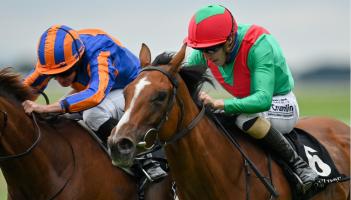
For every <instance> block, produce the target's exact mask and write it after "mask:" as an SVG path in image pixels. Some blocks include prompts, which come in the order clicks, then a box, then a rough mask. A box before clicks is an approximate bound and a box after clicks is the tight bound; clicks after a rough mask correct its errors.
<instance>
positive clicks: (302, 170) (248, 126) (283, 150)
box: [237, 115, 318, 193]
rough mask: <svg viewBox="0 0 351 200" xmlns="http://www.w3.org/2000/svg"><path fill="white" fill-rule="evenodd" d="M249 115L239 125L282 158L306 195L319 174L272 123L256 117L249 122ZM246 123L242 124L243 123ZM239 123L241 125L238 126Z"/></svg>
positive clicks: (243, 116)
mask: <svg viewBox="0 0 351 200" xmlns="http://www.w3.org/2000/svg"><path fill="white" fill-rule="evenodd" d="M251 116H254V115H251ZM247 117H248V115H241V116H240V115H239V117H238V118H239V120H238V121H237V125H238V126H239V128H241V129H242V130H243V131H244V132H246V133H248V134H249V135H251V136H252V137H254V138H255V139H258V140H259V141H261V142H262V143H263V145H265V146H266V147H267V148H270V149H271V150H272V151H273V153H274V154H276V155H278V156H279V157H280V158H282V159H283V160H284V161H285V162H286V163H287V164H288V165H289V166H290V168H291V169H292V170H294V172H295V173H296V175H297V176H298V178H299V179H300V183H301V184H300V185H301V186H299V188H300V189H301V192H303V193H305V192H306V191H307V190H308V189H310V188H311V186H312V184H313V183H314V182H315V181H316V180H317V178H318V174H317V173H316V172H315V171H314V170H313V169H312V168H311V167H310V166H309V165H308V164H307V163H306V162H305V161H304V160H303V159H302V158H301V157H300V156H299V155H298V154H297V153H296V151H295V150H294V149H293V147H292V146H291V145H290V143H289V142H288V141H287V140H286V138H285V137H284V136H283V135H282V134H281V133H280V132H279V131H278V130H277V129H275V128H273V127H272V126H271V124H270V122H269V121H268V120H267V119H265V118H264V117H262V116H259V115H257V116H254V117H253V118H251V119H249V120H243V118H246V119H247ZM243 121H244V123H240V122H243ZM238 122H239V124H238Z"/></svg>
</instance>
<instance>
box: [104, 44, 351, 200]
mask: <svg viewBox="0 0 351 200" xmlns="http://www.w3.org/2000/svg"><path fill="white" fill-rule="evenodd" d="M184 56H185V46H183V47H182V49H181V50H180V51H179V52H178V53H177V54H176V55H175V56H174V57H173V58H172V60H171V61H170V62H169V63H168V64H164V63H163V64H160V65H158V66H150V65H151V64H150V63H151V62H150V60H151V55H150V50H149V48H148V47H147V46H146V45H144V44H143V46H142V49H141V51H140V55H139V57H140V61H141V63H142V66H147V67H144V68H143V70H142V72H141V73H140V74H139V76H138V77H137V78H136V79H135V80H134V81H133V82H132V83H131V84H129V85H128V86H127V87H126V88H125V91H124V96H125V105H126V111H125V114H124V116H123V117H122V119H121V120H120V123H119V124H118V125H117V126H116V127H115V129H114V130H113V131H112V133H111V136H110V137H109V140H108V145H109V148H110V150H111V157H112V159H113V160H114V162H115V163H121V164H126V163H129V162H130V160H131V159H133V157H134V156H135V154H136V153H135V152H136V151H135V150H136V146H138V144H139V142H140V141H141V140H145V141H146V142H149V143H150V141H152V140H153V139H155V137H156V136H157V138H156V139H158V140H159V141H160V142H161V144H163V145H165V151H166V156H167V159H168V162H169V165H170V169H171V173H172V177H173V178H174V180H175V182H176V186H177V191H178V196H179V198H180V199H186V200H196V199H201V200H206V199H208V200H214V199H221V200H222V199H245V198H247V197H248V196H247V193H246V192H245V191H247V190H249V195H250V198H251V199H255V200H256V199H269V198H270V196H271V194H270V192H268V190H267V189H266V188H265V186H264V185H263V184H262V182H261V181H260V180H259V179H258V178H257V177H256V176H254V174H253V173H252V172H251V176H249V177H247V173H246V172H245V169H246V168H245V162H244V161H243V160H244V159H243V157H242V155H241V153H240V152H239V151H238V149H237V148H235V147H234V145H233V144H232V143H230V141H229V140H228V139H227V138H226V137H225V136H224V134H223V133H221V131H220V130H219V129H218V128H217V127H216V125H215V124H214V122H213V121H211V120H210V118H209V117H207V116H206V115H205V116H203V115H202V113H203V110H200V109H199V108H198V106H197V105H196V103H195V101H194V99H195V98H192V97H196V98H197V92H198V91H199V89H194V85H196V82H194V81H193V80H194V79H197V80H200V79H201V76H202V74H203V72H202V74H200V73H191V72H195V71H191V70H189V69H187V67H183V68H181V67H180V65H181V62H182V61H183V59H184ZM194 69H195V68H194ZM187 71H188V72H187ZM187 73H188V74H187ZM204 79H206V78H202V80H204ZM297 127H299V128H301V129H303V130H306V131H308V132H309V133H311V134H312V135H313V136H314V137H316V138H317V139H318V140H319V141H320V142H321V143H322V144H323V145H325V147H326V148H327V150H328V151H329V153H330V155H331V157H332V158H333V160H334V162H335V165H336V167H337V168H338V170H339V171H340V173H343V174H345V175H349V174H350V173H349V171H350V152H349V147H350V136H349V132H350V127H349V126H347V125H345V124H344V123H342V122H340V121H337V120H333V119H327V118H308V119H303V120H300V121H299V122H298V124H297ZM146 133H147V134H146ZM151 133H153V134H151ZM145 134H146V135H145ZM155 134H156V136H155ZM236 135H238V138H237V139H238V141H239V143H240V146H241V147H242V149H243V151H244V152H245V153H246V154H247V155H248V156H249V157H250V159H251V160H252V161H253V163H255V165H256V167H257V168H258V169H259V171H260V172H261V173H262V174H263V175H264V176H265V177H269V171H268V167H267V165H268V164H267V163H268V158H267V156H266V154H265V153H264V151H263V150H262V149H261V148H259V147H258V145H255V144H254V143H253V142H252V140H249V139H247V138H248V137H243V136H240V135H243V134H240V133H238V134H236ZM149 145H150V144H149ZM272 182H273V184H274V186H275V189H276V190H277V191H278V193H279V197H278V199H284V200H287V199H292V193H291V190H290V187H289V183H288V181H287V179H286V177H285V176H284V174H283V171H282V170H281V168H280V166H278V165H277V163H276V162H272ZM349 189H350V188H349V182H342V183H333V184H330V185H328V186H327V188H326V189H325V190H323V191H322V192H320V193H318V194H317V195H316V196H314V197H313V199H318V200H321V199H325V200H327V199H334V200H336V199H344V200H345V199H347V198H349V196H348V195H349Z"/></svg>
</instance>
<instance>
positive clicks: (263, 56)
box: [224, 35, 275, 113]
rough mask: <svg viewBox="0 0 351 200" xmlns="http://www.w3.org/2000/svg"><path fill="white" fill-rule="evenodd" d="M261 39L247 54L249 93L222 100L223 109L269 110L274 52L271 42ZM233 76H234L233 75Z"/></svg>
mask: <svg viewBox="0 0 351 200" xmlns="http://www.w3.org/2000/svg"><path fill="white" fill-rule="evenodd" d="M264 37H266V35H263V36H261V40H258V41H256V43H255V44H254V45H253V46H252V47H251V49H250V52H249V55H248V61H247V64H248V67H249V69H250V74H251V75H250V78H251V88H250V95H249V96H247V97H245V98H242V99H238V98H230V99H225V100H224V111H225V112H228V113H258V112H263V111H266V110H269V108H270V106H271V104H272V97H273V91H274V80H275V74H274V52H273V48H272V47H271V44H270V43H269V42H268V41H266V40H264ZM234 78H235V77H234Z"/></svg>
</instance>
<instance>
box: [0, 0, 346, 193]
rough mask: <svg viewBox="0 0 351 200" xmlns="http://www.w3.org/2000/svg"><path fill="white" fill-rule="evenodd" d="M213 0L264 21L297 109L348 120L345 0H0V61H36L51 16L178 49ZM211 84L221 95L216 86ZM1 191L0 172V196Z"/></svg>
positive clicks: (133, 44) (137, 42) (26, 64)
mask: <svg viewBox="0 0 351 200" xmlns="http://www.w3.org/2000/svg"><path fill="white" fill-rule="evenodd" d="M212 3H218V4H221V5H224V6H225V7H227V8H229V9H230V10H231V11H232V13H233V15H234V17H235V18H236V20H237V22H238V23H249V24H257V25H260V26H263V27H265V28H266V29H268V30H269V31H270V32H271V34H273V35H274V36H275V38H276V39H277V40H278V42H279V43H280V45H281V47H282V49H283V51H284V54H285V57H286V59H287V62H288V64H289V66H290V68H291V70H292V72H293V76H294V78H295V83H296V89H295V93H296V95H297V98H298V101H299V104H300V111H301V115H302V116H312V115H314V116H315V115H323V116H329V117H334V118H338V119H340V120H342V121H344V122H345V123H347V124H350V2H349V1H348V0H337V1H332V0H309V1H304V0H295V1H290V0H280V1H274V0H265V1H257V0H234V1H233V0H231V1H229V0H228V1H209V0H196V1H188V0H177V1H166V0H149V1H137V0H129V1H118V0H105V1H88V0H84V1H83V0H76V1H70V0H60V1H49V0H34V1H19V0H11V1H10V0H1V6H0V26H1V31H0V38H1V39H0V68H3V67H7V66H11V67H14V68H15V70H17V71H19V72H20V73H22V74H23V75H25V74H26V73H28V71H29V70H30V69H31V68H32V67H33V66H34V64H35V62H36V47H37V42H38V39H39V37H40V36H41V34H42V33H43V32H44V31H45V30H46V29H47V28H48V27H50V26H51V25H53V24H65V25H67V26H70V27H72V28H74V29H85V28H100V29H103V30H105V31H106V32H108V33H109V34H111V35H113V36H115V37H116V38H117V39H119V40H120V41H121V42H122V43H123V44H124V46H126V47H127V48H129V49H130V50H131V51H132V52H133V53H135V54H136V55H138V54H139V50H140V46H141V43H143V42H144V43H146V44H147V45H148V46H149V47H150V48H151V51H152V53H153V55H154V56H156V55H158V54H159V53H161V52H163V51H165V50H168V51H176V50H178V49H179V48H180V47H181V44H182V41H183V39H184V37H185V36H186V34H187V26H188V22H189V20H190V18H191V16H192V15H193V14H194V12H195V11H196V10H198V9H199V8H201V7H203V6H206V5H208V4H212ZM52 82H53V83H52V84H51V85H50V86H49V89H48V90H47V91H48V92H47V93H48V94H49V96H50V97H51V101H54V100H55V99H57V98H59V96H60V95H62V94H63V93H64V92H65V91H64V90H60V89H59V88H60V87H58V86H57V84H55V81H52ZM53 88H54V90H53ZM208 90H210V91H209V92H212V93H213V94H214V95H217V96H225V95H226V94H225V93H223V91H222V90H220V89H219V88H216V89H208ZM39 101H42V100H39ZM6 194H7V193H6V184H5V181H4V179H3V177H2V176H1V173H0V200H3V199H6Z"/></svg>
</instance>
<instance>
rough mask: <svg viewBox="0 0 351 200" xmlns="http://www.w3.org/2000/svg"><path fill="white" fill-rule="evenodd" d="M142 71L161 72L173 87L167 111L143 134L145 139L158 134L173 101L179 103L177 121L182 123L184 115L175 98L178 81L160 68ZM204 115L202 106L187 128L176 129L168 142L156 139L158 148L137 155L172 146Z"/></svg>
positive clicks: (149, 68) (180, 103)
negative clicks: (154, 133) (179, 114)
mask: <svg viewBox="0 0 351 200" xmlns="http://www.w3.org/2000/svg"><path fill="white" fill-rule="evenodd" d="M144 71H159V72H161V73H162V74H163V75H165V76H166V77H167V78H168V80H169V81H170V82H171V83H172V85H173V89H172V97H170V98H169V99H168V103H167V109H166V111H165V112H164V113H163V116H162V117H161V121H160V122H159V123H158V125H157V126H156V127H154V128H150V129H149V130H148V131H147V132H146V134H145V137H144V138H146V137H147V135H148V134H149V133H153V132H156V133H159V130H160V128H161V127H162V126H163V124H164V123H165V122H166V121H167V120H168V115H169V113H170V111H171V109H172V107H173V104H174V102H175V101H178V102H179V105H180V108H181V109H180V110H181V119H180V120H179V121H180V122H182V121H183V119H182V117H183V113H184V108H183V102H182V101H181V100H180V99H179V98H178V97H177V89H178V85H179V84H178V80H177V79H176V77H174V76H172V75H171V74H170V73H168V72H167V71H166V70H164V69H163V68H161V67H155V66H148V67H144V68H143V69H142V70H141V72H144ZM204 115H205V107H204V106H202V108H201V111H200V112H199V113H198V114H197V116H196V117H195V118H194V119H193V120H192V121H191V122H190V124H189V125H188V126H186V127H185V128H183V129H181V130H178V128H177V131H176V133H175V134H173V135H172V136H171V138H169V139H168V140H166V141H160V140H159V138H157V139H156V140H157V141H156V140H155V143H156V142H158V143H159V146H158V147H155V148H152V150H151V151H147V152H144V153H141V154H139V155H144V154H147V153H150V152H153V151H156V150H158V149H160V148H162V146H165V145H168V144H173V143H174V142H176V141H178V140H179V139H180V138H182V137H184V136H185V135H186V134H187V133H189V132H190V130H191V129H193V128H194V127H195V126H196V125H197V124H198V123H199V122H200V120H201V119H202V118H203V116H204ZM141 143H145V142H144V141H142V142H141Z"/></svg>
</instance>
